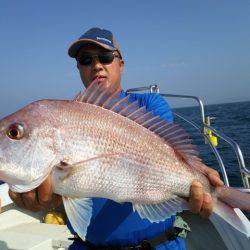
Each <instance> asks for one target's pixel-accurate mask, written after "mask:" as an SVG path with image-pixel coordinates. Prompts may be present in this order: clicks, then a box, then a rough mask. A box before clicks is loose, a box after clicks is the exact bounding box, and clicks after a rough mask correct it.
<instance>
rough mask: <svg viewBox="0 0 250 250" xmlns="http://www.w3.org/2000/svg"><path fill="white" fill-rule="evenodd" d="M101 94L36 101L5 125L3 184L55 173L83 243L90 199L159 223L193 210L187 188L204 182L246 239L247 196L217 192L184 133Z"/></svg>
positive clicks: (23, 186) (249, 231)
mask: <svg viewBox="0 0 250 250" xmlns="http://www.w3.org/2000/svg"><path fill="white" fill-rule="evenodd" d="M104 90H105V89H104V86H100V85H98V84H97V83H96V82H94V83H93V84H92V85H91V86H90V87H89V88H88V89H87V91H86V92H85V93H84V94H82V95H80V96H78V97H77V98H76V100H74V101H55V100H43V101H38V102H34V103H32V104H30V105H28V106H26V107H25V108H23V109H22V110H20V111H18V112H16V113H14V114H12V115H10V116H8V117H6V118H4V119H3V120H2V121H0V179H2V180H3V181H5V182H7V183H9V185H10V188H11V189H12V190H14V191H17V192H24V191H28V190H31V189H33V188H35V187H37V186H38V185H40V183H41V182H42V181H43V180H44V179H45V178H46V177H47V176H48V175H49V174H50V173H51V174H52V185H53V190H54V192H55V193H58V194H60V195H62V196H63V200H64V205H65V209H66V212H67V215H68V217H69V219H70V221H71V223H72V226H73V228H74V229H75V231H76V232H77V233H78V234H79V235H80V236H81V237H82V238H83V239H84V237H85V234H86V230H87V226H88V224H89V222H90V218H91V214H92V202H91V199H89V198H92V197H104V198H108V199H112V200H114V201H117V202H131V203H132V204H133V207H134V210H136V211H137V212H138V213H139V215H140V216H141V217H142V218H147V219H149V220H150V221H152V222H158V221H162V220H165V219H166V218H168V217H169V216H171V215H172V214H175V213H176V212H180V211H182V210H184V209H187V208H188V207H187V201H186V198H188V196H189V189H190V185H191V183H192V182H193V181H194V180H199V181H200V182H201V183H202V185H203V187H204V190H205V191H206V192H209V193H210V194H211V196H212V198H213V201H214V211H215V212H216V213H217V214H219V215H220V216H222V217H223V218H225V219H226V220H228V221H229V223H231V224H232V225H233V226H234V227H236V228H237V229H238V230H240V231H242V232H243V233H245V234H246V235H248V236H249V235H250V227H249V225H245V224H242V223H241V222H240V221H238V220H237V215H236V214H235V213H234V210H233V208H232V207H237V205H238V206H239V207H240V208H243V209H245V210H248V211H249V210H250V198H249V195H248V194H244V193H240V192H239V191H235V190H232V189H230V192H228V190H229V189H227V188H226V187H222V188H217V189H215V188H214V187H212V186H211V185H210V184H209V181H208V179H207V178H206V176H205V175H204V174H203V168H204V165H203V164H202V163H201V161H200V160H199V158H198V157H197V153H196V151H195V149H194V147H193V146H192V145H191V144H190V139H189V138H188V135H187V134H186V133H185V131H184V130H183V129H181V128H180V127H179V126H177V125H173V124H169V123H168V122H167V121H161V120H160V119H159V117H155V116H154V115H153V114H152V112H148V113H147V112H146V111H145V108H138V107H137V104H136V103H132V104H131V103H129V102H128V97H127V98H124V99H122V100H120V99H118V100H117V99H115V98H116V96H117V93H118V92H116V93H115V94H114V95H110V94H109V92H113V90H112V89H111V90H110V89H107V91H104ZM103 93H104V94H103ZM114 100H115V101H114ZM232 197H233V198H234V201H231V200H232ZM77 214H80V215H81V216H77ZM228 214H230V216H227V215H228ZM83 215H84V216H83ZM79 218H82V219H81V220H79Z"/></svg>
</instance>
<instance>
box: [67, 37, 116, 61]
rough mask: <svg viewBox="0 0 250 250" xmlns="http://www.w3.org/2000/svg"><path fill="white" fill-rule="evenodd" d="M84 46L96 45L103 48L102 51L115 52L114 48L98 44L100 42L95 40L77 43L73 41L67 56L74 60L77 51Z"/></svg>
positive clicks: (78, 41) (83, 40) (80, 40)
mask: <svg viewBox="0 0 250 250" xmlns="http://www.w3.org/2000/svg"><path fill="white" fill-rule="evenodd" d="M85 44H96V45H99V46H100V47H102V48H104V49H107V50H110V51H114V50H116V49H115V48H114V47H112V46H108V45H106V44H103V43H100V42H97V41H95V40H92V39H79V40H77V41H75V42H74V43H72V44H71V45H70V47H69V50H68V54H69V56H70V57H73V58H76V55H77V52H78V51H79V49H80V48H81V47H82V46H83V45H85Z"/></svg>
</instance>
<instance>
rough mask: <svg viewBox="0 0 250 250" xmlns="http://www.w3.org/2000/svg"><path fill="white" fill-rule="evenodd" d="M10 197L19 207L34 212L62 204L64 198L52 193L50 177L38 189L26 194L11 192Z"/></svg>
mask: <svg viewBox="0 0 250 250" xmlns="http://www.w3.org/2000/svg"><path fill="white" fill-rule="evenodd" d="M9 196H10V198H11V199H12V200H13V201H14V203H16V204H17V206H19V207H21V208H25V209H28V210H31V211H33V212H38V211H41V210H49V209H52V208H56V207H59V206H60V205H61V204H62V197H61V196H60V195H57V194H54V193H53V191H52V185H51V177H50V176H49V177H48V178H47V179H46V180H45V181H44V182H43V183H42V184H41V185H40V186H38V187H37V188H36V189H33V190H31V191H29V192H26V193H15V192H12V191H9Z"/></svg>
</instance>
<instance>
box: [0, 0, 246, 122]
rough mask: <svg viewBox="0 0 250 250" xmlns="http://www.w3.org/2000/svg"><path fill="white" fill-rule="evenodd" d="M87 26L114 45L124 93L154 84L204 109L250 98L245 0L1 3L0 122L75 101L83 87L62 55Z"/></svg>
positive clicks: (32, 0) (31, 0)
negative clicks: (44, 105) (110, 36)
mask: <svg viewBox="0 0 250 250" xmlns="http://www.w3.org/2000/svg"><path fill="white" fill-rule="evenodd" d="M92 27H100V28H105V29H109V30H111V31H112V32H113V33H114V35H115V37H116V39H117V40H118V42H119V44H120V46H121V51H122V54H123V58H124V60H125V71H124V74H123V77H122V86H123V88H124V89H125V90H126V89H129V88H133V87H142V86H149V85H150V84H157V85H158V86H159V87H160V91H161V92H162V93H170V94H185V95H194V96H198V97H200V98H201V99H202V100H203V102H204V104H214V103H227V102H238V101H250V1H248V0H238V1H236V0H235V1H232V0H225V1H224V0H221V1H217V0H210V1H205V0H197V1H194V0H190V1H185V0H182V1H181V0H176V1H170V0H158V1H148V0H144V1H142V0H141V1H140V0H126V1H117V0H116V1H114V0H109V1H103V0H102V1H98V0H95V1H83V0H82V1H76V0H75V1H74V0H71V1H65V0H60V1H59V0H54V1H52V0H43V1H35V0H23V1H20V0H1V6H0V86H1V89H0V117H3V116H5V115H7V114H9V113H11V112H14V111H16V110H17V109H20V108H21V107H23V106H24V105H26V104H28V103H30V102H32V101H35V100H38V99H72V98H73V97H74V96H75V94H76V93H78V92H79V90H80V89H82V88H83V85H82V83H81V80H80V77H79V73H78V71H77V68H76V63H75V61H74V60H73V59H72V58H70V57H69V56H68V55H67V50H68V47H69V46H70V44H71V43H72V42H74V41H75V40H76V39H77V38H78V37H80V36H81V35H82V34H83V33H84V32H85V31H87V30H88V29H89V28H92ZM170 104H171V105H173V106H182V105H187V106H191V105H194V104H195V103H193V102H190V101H189V102H187V101H185V102H183V101H175V102H172V101H171V100H170Z"/></svg>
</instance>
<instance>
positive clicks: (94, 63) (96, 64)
mask: <svg viewBox="0 0 250 250" xmlns="http://www.w3.org/2000/svg"><path fill="white" fill-rule="evenodd" d="M92 67H93V68H94V70H98V71H99V70H100V69H102V68H103V65H102V64H101V63H100V61H99V59H98V57H94V58H93V61H92Z"/></svg>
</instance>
